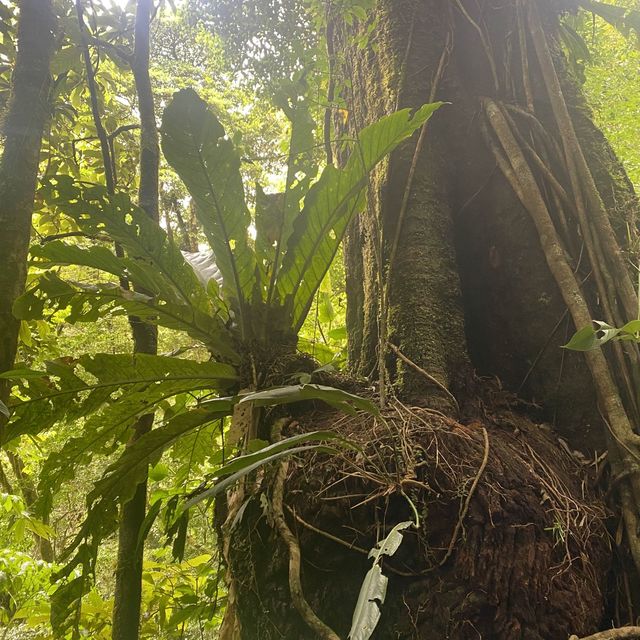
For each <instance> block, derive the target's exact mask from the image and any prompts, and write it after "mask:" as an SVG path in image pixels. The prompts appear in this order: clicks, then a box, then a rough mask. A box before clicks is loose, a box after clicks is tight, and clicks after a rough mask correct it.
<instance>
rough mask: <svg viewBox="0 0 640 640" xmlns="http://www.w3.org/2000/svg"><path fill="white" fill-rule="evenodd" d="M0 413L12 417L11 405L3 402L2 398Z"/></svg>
mask: <svg viewBox="0 0 640 640" xmlns="http://www.w3.org/2000/svg"><path fill="white" fill-rule="evenodd" d="M0 414H2V415H3V416H5V418H10V417H11V412H10V411H9V407H7V405H6V404H5V403H4V402H2V400H0Z"/></svg>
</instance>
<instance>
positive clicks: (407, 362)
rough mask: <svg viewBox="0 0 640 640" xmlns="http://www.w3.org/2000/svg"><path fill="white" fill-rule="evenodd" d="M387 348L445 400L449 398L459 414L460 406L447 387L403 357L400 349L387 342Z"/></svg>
mask: <svg viewBox="0 0 640 640" xmlns="http://www.w3.org/2000/svg"><path fill="white" fill-rule="evenodd" d="M388 346H389V348H390V349H391V351H393V352H394V353H395V354H396V355H397V356H398V358H400V360H402V361H403V362H404V363H405V364H408V365H409V366H410V367H411V368H412V369H413V370H414V371H417V372H418V373H419V374H420V375H422V376H424V377H425V378H426V379H427V380H428V381H429V382H430V383H431V384H433V385H435V386H436V387H438V389H440V390H441V391H442V392H443V393H444V394H445V395H446V396H447V398H449V400H451V402H453V404H454V406H455V408H456V410H457V411H458V413H460V405H459V404H458V401H457V400H456V397H455V396H454V395H453V393H451V391H449V389H447V387H445V386H444V385H443V384H442V382H440V380H438V379H437V378H434V377H433V376H432V375H431V374H430V373H429V372H428V371H425V370H424V369H423V368H422V367H421V366H419V365H417V364H416V363H415V362H414V361H413V360H411V359H409V358H407V356H405V355H404V353H402V351H400V349H398V347H396V345H395V344H391V343H390V342H389V343H388Z"/></svg>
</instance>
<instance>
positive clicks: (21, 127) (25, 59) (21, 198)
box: [0, 0, 56, 562]
mask: <svg viewBox="0 0 640 640" xmlns="http://www.w3.org/2000/svg"><path fill="white" fill-rule="evenodd" d="M19 8H20V16H19V22H18V53H17V56H16V63H15V69H14V73H13V85H12V95H11V100H10V102H9V108H8V112H7V114H6V116H5V120H4V125H3V135H4V150H3V153H2V158H1V159H0V229H1V230H2V231H1V233H0V261H1V264H0V372H1V371H7V370H9V369H11V367H12V366H13V363H14V360H15V356H16V352H17V347H18V333H19V329H20V321H19V320H17V319H16V318H15V317H14V316H13V313H12V311H11V309H12V307H13V303H14V302H15V300H16V298H18V296H20V294H21V293H22V292H23V291H24V285H25V280H26V276H27V252H28V250H29V241H30V238H31V218H32V215H33V204H34V197H35V189H36V185H37V179H38V165H39V161H40V148H41V146H42V136H43V133H44V129H45V126H46V123H47V120H48V118H49V114H50V104H49V90H50V83H51V74H50V69H49V66H50V62H51V57H52V55H53V46H54V40H55V34H54V32H55V28H56V22H55V15H54V13H53V8H52V4H51V2H50V0H22V1H21V2H20V3H19ZM9 391H10V385H9V383H8V382H7V381H5V380H0V402H3V403H6V401H7V399H8V395H9ZM4 422H5V417H4V415H2V413H0V435H1V434H2V429H3V428H4ZM7 455H9V456H10V461H11V464H12V466H13V468H14V471H15V473H16V480H17V482H18V485H19V486H20V489H21V490H22V493H23V496H24V499H25V502H26V504H27V505H31V504H33V502H34V501H35V491H34V489H33V486H32V485H31V481H30V479H29V478H27V477H25V476H24V475H23V474H22V469H23V466H24V465H23V463H22V461H21V460H20V458H19V457H18V456H17V454H15V453H8V454H7ZM36 542H37V545H38V548H39V551H40V555H41V557H42V559H43V560H45V561H47V562H51V561H52V560H53V550H52V548H51V544H50V543H49V541H48V540H45V539H44V538H40V537H36Z"/></svg>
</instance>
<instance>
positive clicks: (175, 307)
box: [14, 175, 237, 360]
mask: <svg viewBox="0 0 640 640" xmlns="http://www.w3.org/2000/svg"><path fill="white" fill-rule="evenodd" d="M40 192H41V195H42V197H43V199H44V200H45V201H46V202H47V204H48V205H49V206H50V207H51V208H53V209H54V210H55V211H58V212H59V213H61V214H64V215H65V216H67V217H69V218H71V219H73V221H74V222H75V224H76V225H77V227H79V228H80V229H81V230H82V231H83V232H84V233H86V234H87V235H88V236H90V237H98V238H104V237H105V236H108V237H109V238H111V239H112V240H113V241H114V242H116V243H118V245H120V246H121V247H122V248H123V249H124V250H125V252H126V256H125V257H119V256H116V255H115V254H114V253H113V252H112V251H111V250H110V249H109V248H107V247H105V246H100V245H97V246H92V247H81V246H78V245H77V244H67V243H64V242H61V241H53V242H49V243H46V244H45V245H43V246H34V247H33V248H32V251H31V255H32V261H33V263H34V264H35V266H37V267H39V268H41V269H46V268H49V267H53V266H62V265H80V266H88V267H92V268H95V269H99V270H101V271H103V272H105V273H109V274H111V275H112V276H114V279H115V278H117V279H119V280H120V281H121V280H122V279H123V278H126V279H127V280H128V281H129V282H131V284H133V285H134V288H135V289H136V290H137V291H136V292H134V291H128V290H127V289H123V288H121V287H120V286H119V284H118V283H116V282H109V283H103V284H95V285H87V284H80V283H68V282H65V281H63V280H61V279H60V277H59V276H58V275H57V274H53V273H45V274H44V275H43V276H42V277H41V278H40V279H39V281H38V282H37V283H36V285H35V286H34V287H32V288H30V289H29V290H28V291H27V292H26V293H25V295H24V296H22V297H21V298H19V299H18V301H17V302H16V304H15V305H14V313H15V314H16V315H17V316H19V317H21V318H25V319H26V318H40V317H42V314H43V312H44V309H45V307H53V308H54V309H55V308H58V309H64V308H66V307H69V308H70V315H69V318H68V321H69V322H91V321H94V320H96V319H97V318H98V317H100V316H101V315H104V314H105V313H124V312H127V313H129V314H132V315H137V316H139V317H142V318H144V319H146V320H147V321H149V322H157V323H158V324H162V325H163V326H167V327H169V328H173V329H176V328H178V329H181V330H185V331H187V332H188V333H189V335H191V336H192V337H196V338H197V339H198V340H201V341H202V342H203V343H204V344H206V345H207V346H208V347H209V349H210V350H211V351H212V353H213V354H214V355H216V356H218V357H223V358H226V359H230V360H237V355H236V354H235V353H234V351H233V350H232V349H231V347H230V343H231V340H230V334H229V332H228V330H227V329H226V326H225V323H226V322H227V321H228V320H229V316H228V310H227V309H226V307H225V306H224V305H222V303H221V301H220V300H219V298H218V297H216V296H210V295H209V294H208V292H207V289H206V286H204V285H203V284H202V283H201V281H200V279H199V278H198V276H197V275H196V273H195V272H194V269H193V267H192V266H191V265H190V264H188V263H187V262H186V260H185V258H184V256H183V255H182V253H181V252H180V250H179V249H178V248H177V247H176V246H175V245H174V243H173V242H171V241H170V240H169V239H168V237H167V234H166V233H165V232H164V230H163V229H161V228H160V226H159V225H158V224H157V223H156V222H154V221H153V220H151V219H150V218H149V216H147V214H146V213H145V212H144V211H143V210H142V209H140V208H138V207H136V206H134V205H133V204H132V203H131V201H130V200H129V198H128V196H126V194H122V193H118V194H116V195H114V196H111V197H110V196H109V194H108V193H107V192H106V190H105V188H104V187H102V186H100V185H90V184H86V183H79V182H76V181H75V180H74V179H73V178H71V177H70V176H61V175H58V176H53V177H50V178H48V179H47V180H46V181H45V182H44V184H43V186H42V188H41V190H40ZM139 291H144V293H139Z"/></svg>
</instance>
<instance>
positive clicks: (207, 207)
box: [161, 89, 257, 324]
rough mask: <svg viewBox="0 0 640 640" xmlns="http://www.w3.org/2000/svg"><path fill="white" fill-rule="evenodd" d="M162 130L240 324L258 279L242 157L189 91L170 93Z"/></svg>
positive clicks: (165, 146) (165, 148) (168, 154)
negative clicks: (243, 182) (194, 205)
mask: <svg viewBox="0 0 640 640" xmlns="http://www.w3.org/2000/svg"><path fill="white" fill-rule="evenodd" d="M161 130H162V150H163V152H164V155H165V158H166V159H167V162H168V163H169V164H170V165H171V166H172V167H173V168H174V169H175V170H176V172H177V173H178V175H179V176H180V178H181V179H182V181H183V182H184V183H185V185H186V187H187V189H188V190H189V193H190V194H191V196H192V197H193V199H194V201H195V203H196V215H197V217H198V220H199V221H200V224H201V225H202V227H203V229H204V232H205V234H206V236H207V240H208V241H209V244H210V245H211V248H212V249H213V252H214V254H215V256H216V264H217V265H218V268H219V269H220V272H221V273H222V279H223V292H224V297H225V298H226V299H228V300H230V301H232V304H234V306H235V307H236V311H237V312H238V313H239V316H240V317H239V321H240V323H241V324H242V323H244V322H245V313H246V311H245V308H246V305H247V303H248V302H250V301H251V299H252V298H253V295H254V292H255V288H256V284H257V283H256V258H255V255H254V253H253V250H252V249H251V247H250V246H249V242H248V229H249V225H250V224H251V216H250V213H249V209H248V208H247V205H246V202H245V195H244V186H243V184H242V178H241V175H240V157H239V155H238V153H237V152H236V150H235V148H234V146H233V143H232V142H231V140H229V139H228V138H227V137H226V135H225V131H224V128H223V127H222V125H221V124H220V122H219V120H218V119H217V118H216V116H215V115H214V114H213V113H212V112H211V111H210V110H209V108H208V106H207V104H206V103H205V102H204V101H203V100H202V99H201V98H200V97H199V96H198V94H197V93H196V92H195V91H193V90H192V89H183V90H181V91H178V92H177V93H176V94H174V96H173V100H172V101H171V103H170V104H169V105H168V106H167V108H166V109H165V111H164V114H163V117H162V129H161Z"/></svg>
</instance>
